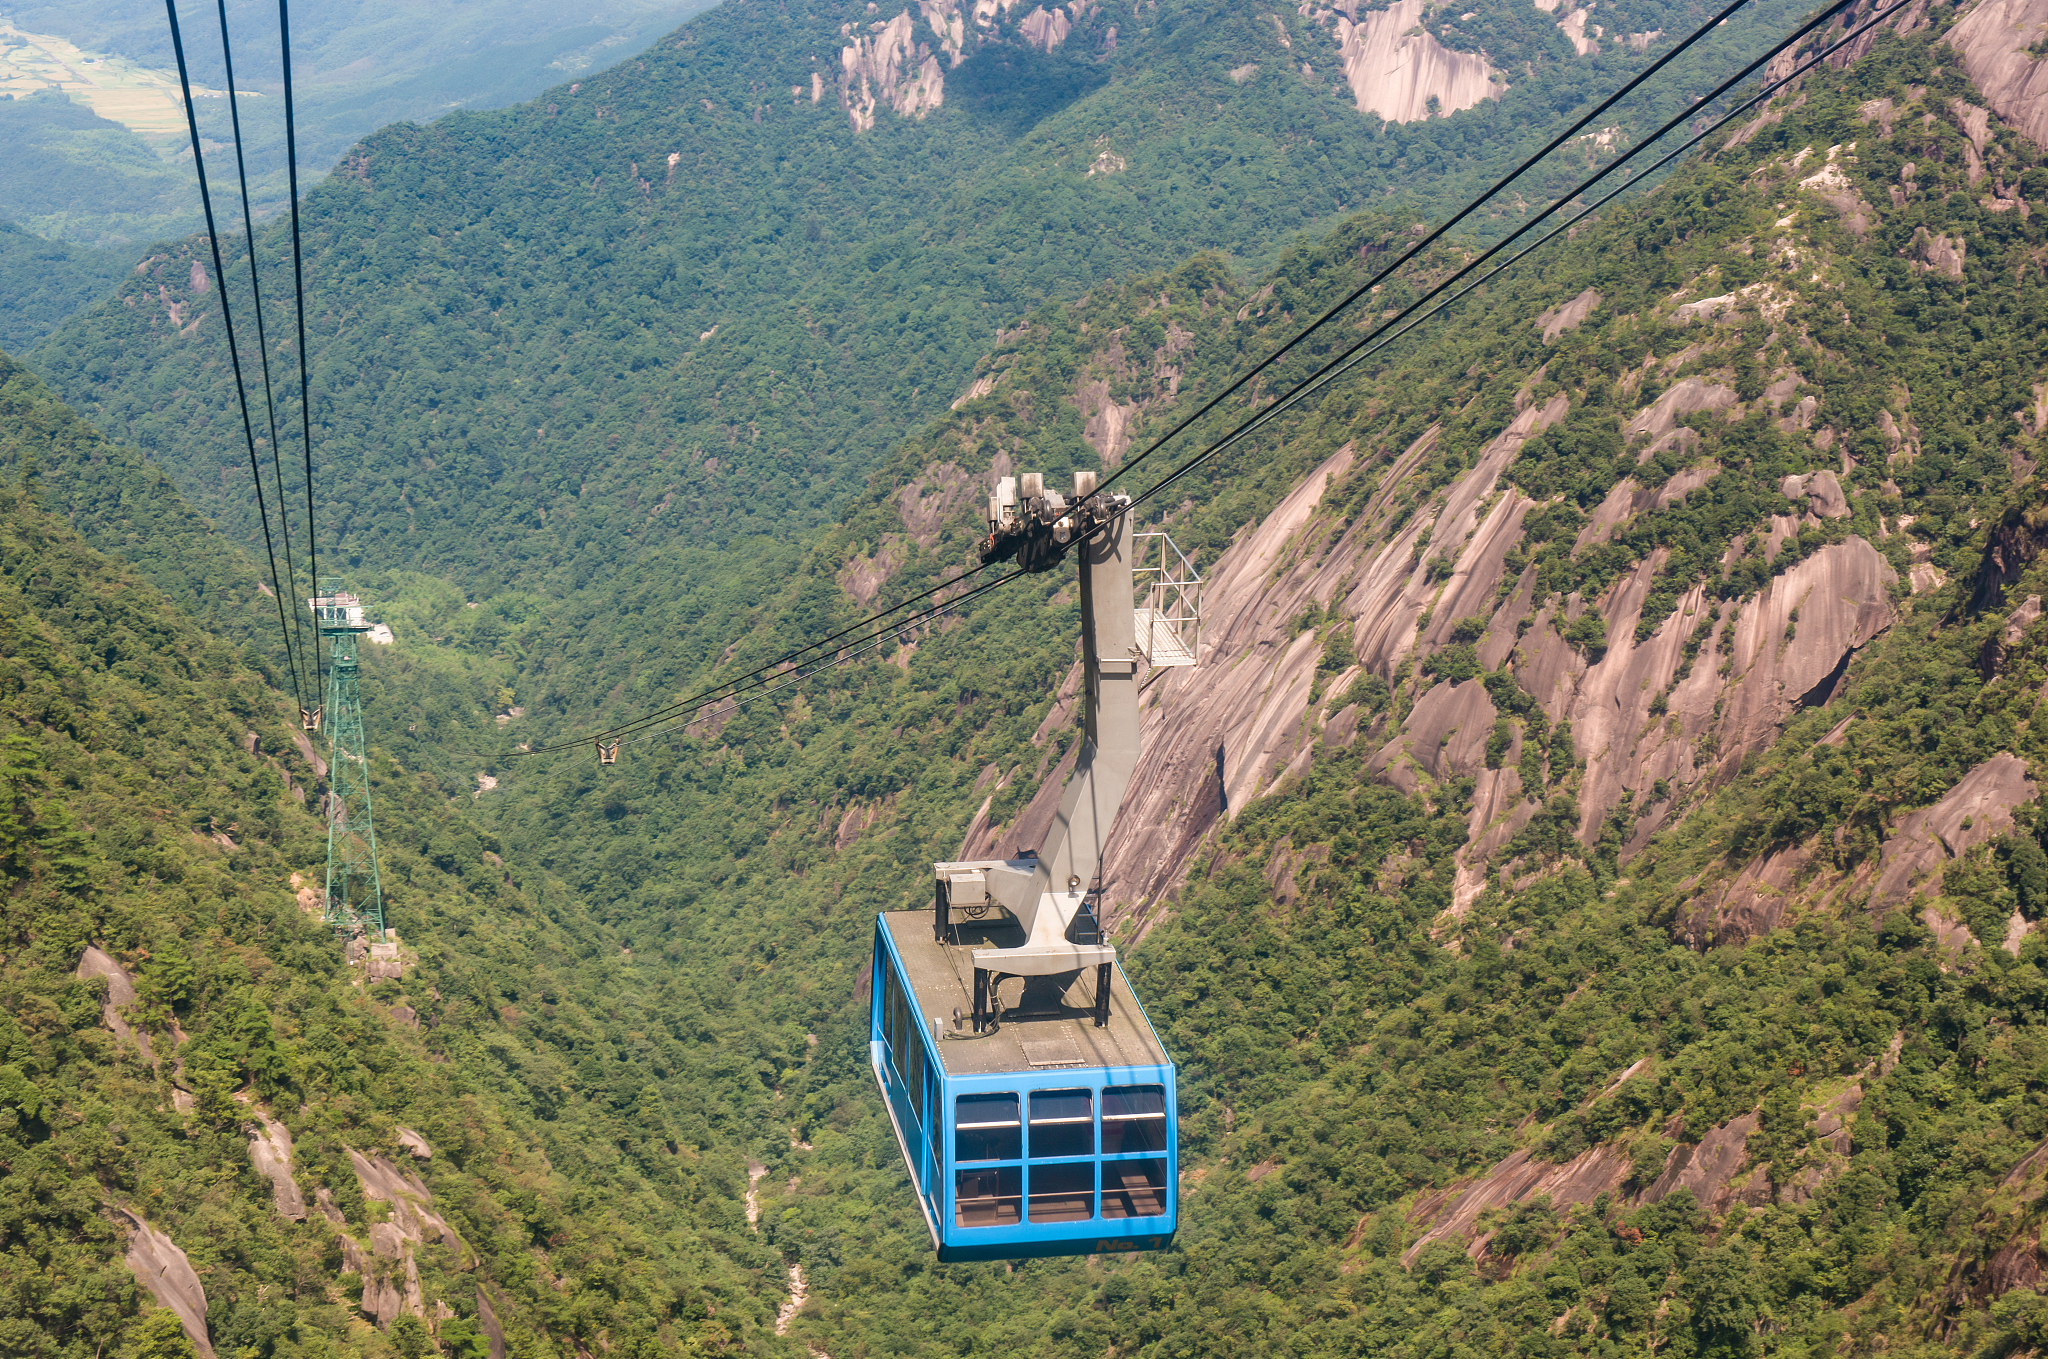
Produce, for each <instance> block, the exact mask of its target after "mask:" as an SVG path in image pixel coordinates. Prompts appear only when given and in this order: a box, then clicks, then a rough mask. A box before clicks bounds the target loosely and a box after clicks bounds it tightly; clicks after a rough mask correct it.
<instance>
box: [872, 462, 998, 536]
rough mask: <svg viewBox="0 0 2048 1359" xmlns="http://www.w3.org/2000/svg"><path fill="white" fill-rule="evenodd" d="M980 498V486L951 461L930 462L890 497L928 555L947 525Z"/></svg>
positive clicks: (907, 526) (901, 517)
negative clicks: (913, 479) (914, 478)
mask: <svg viewBox="0 0 2048 1359" xmlns="http://www.w3.org/2000/svg"><path fill="white" fill-rule="evenodd" d="M981 498H982V490H981V486H980V484H979V483H978V482H976V481H975V479H974V478H973V477H971V476H969V475H967V472H966V470H965V469H964V468H962V467H961V466H960V465H959V464H957V463H951V462H934V463H927V464H926V465H925V468H924V470H923V471H922V472H919V473H918V474H917V479H916V480H915V481H912V482H911V483H910V484H909V485H907V486H904V487H903V488H901V489H900V490H898V491H897V492H896V494H895V495H894V496H892V497H891V499H892V500H893V501H894V502H895V504H896V514H897V516H898V517H899V518H900V519H902V520H903V527H904V529H905V530H906V531H908V532H909V534H910V536H911V539H912V540H913V541H914V542H916V544H917V545H918V546H919V547H921V548H923V549H925V550H926V551H927V552H929V551H930V550H931V549H932V548H933V547H935V546H937V544H938V541H939V535H940V534H941V533H943V532H944V531H945V528H946V525H947V524H949V523H951V522H952V521H953V519H954V518H955V517H956V516H957V515H958V514H959V513H960V511H961V510H963V509H965V508H966V507H967V506H969V505H973V504H975V503H977V502H979V501H980V500H981Z"/></svg>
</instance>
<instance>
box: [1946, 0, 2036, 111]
mask: <svg viewBox="0 0 2048 1359" xmlns="http://www.w3.org/2000/svg"><path fill="white" fill-rule="evenodd" d="M2043 38H2048V0H1979V3H1978V4H1977V5H1976V6H1975V7H1974V8H1972V9H1971V10H1970V12H1969V13H1967V14H1965V15H1964V16H1963V17H1962V18H1961V19H1958V20H1957V21H1956V24H1955V27H1953V28H1951V29H1950V30H1949V31H1948V36H1947V42H1948V44H1949V46H1951V47H1953V48H1955V49H1956V51H1957V52H1959V53H1960V54H1961V55H1962V58H1963V69H1964V70H1966V71H1968V72H1969V73H1970V79H1971V80H1973V81H1975V82H1976V84H1977V88H1978V89H1980V90H1982V91H1983V92H1984V97H1985V98H1986V99H1987V100H1989V101H1990V103H1991V107H1992V108H1993V109H1994V110H1996V111H1997V113H1998V116H1999V117H2000V118H2002V119H2004V120H2005V121H2006V122H2008V123H2010V124H2012V125H2013V126H2014V127H2015V128H2018V129H2019V130H2020V131H2021V132H2022V133H2024V134H2026V136H2027V137H2029V138H2030V139H2032V140H2033V141H2034V142H2036V143H2039V144H2041V145H2048V60H2044V59H2042V58H2040V57H2037V56H2035V55H2034V54H2033V53H2032V52H2031V51H2030V50H2029V49H2030V48H2032V47H2034V45H2035V44H2036V43H2038V42H2040V41H2041V39H2043Z"/></svg>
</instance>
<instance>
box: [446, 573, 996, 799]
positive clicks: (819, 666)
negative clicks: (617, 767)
mask: <svg viewBox="0 0 2048 1359" xmlns="http://www.w3.org/2000/svg"><path fill="white" fill-rule="evenodd" d="M992 565H994V563H992V562H991V563H986V564H984V565H982V566H978V567H976V568H975V569H974V570H972V571H968V572H965V573H963V574H961V575H958V576H953V577H951V578H949V579H947V580H945V581H942V582H940V583H939V584H938V585H935V586H933V587H932V588H931V589H929V590H926V591H924V592H923V593H921V594H917V595H913V596H911V597H910V598H909V599H906V600H904V601H903V602H902V603H900V604H898V605H896V606H894V607H893V608H889V609H884V610H882V611H881V612H880V613H876V614H870V615H869V616H868V617H866V618H864V619H862V620H861V621H860V622H858V623H855V624H854V625H853V626H852V627H849V628H842V629H841V630H840V631H838V632H835V633H833V634H832V635H831V636H829V637H824V638H820V639H819V640H818V641H816V642H813V643H811V644H810V645H809V646H806V647H800V648H798V649H797V650H795V651H791V652H788V653H785V654H784V655H782V656H780V657H777V658H776V659H775V660H773V661H770V662H769V663H768V664H766V665H764V666H761V667H760V668H759V669H756V670H752V671H750V672H748V673H747V674H745V675H742V676H739V677H738V678H737V679H734V680H730V681H727V682H725V683H723V684H718V685H713V686H712V687H710V688H707V689H704V690H701V691H700V692H698V693H696V694H693V695H691V696H690V697H688V698H684V699H678V700H677V701H676V702H674V703H671V704H669V705H667V706H666V707H664V708H660V709H657V710H656V711H654V712H651V713H648V714H645V715H644V716H641V717H637V718H634V719H633V720H632V721H630V722H624V723H621V724H620V725H618V726H615V727H607V728H605V729H604V730H603V731H597V732H592V733H590V734H589V735H586V736H579V737H577V738H575V739H574V740H570V741H557V742H554V743H553V744H551V745H545V746H536V747H534V748H533V749H532V750H521V751H515V752H513V753H512V754H511V755H508V756H503V757H501V756H497V755H484V754H482V753H480V752H478V753H476V754H475V758H479V759H499V758H507V759H511V758H517V757H519V756H526V755H551V754H554V753H556V752H558V751H564V750H576V749H580V748H582V747H583V746H586V745H589V744H590V743H591V742H592V741H603V740H607V739H622V738H625V737H627V736H633V735H634V734H635V733H646V729H647V728H649V727H652V726H657V725H659V724H660V723H663V722H668V721H671V720H672V719H674V718H676V717H678V716H681V715H682V714H684V713H686V712H687V713H689V716H688V717H687V718H686V719H685V720H684V721H683V722H681V723H680V724H677V725H672V726H668V727H665V728H663V729H662V732H657V733H652V735H659V734H663V733H666V732H672V731H675V730H677V726H678V725H679V726H681V727H687V726H689V725H691V724H692V723H694V722H696V721H697V720H699V718H700V717H710V716H716V715H717V713H718V712H719V711H720V710H719V709H717V708H716V707H714V708H713V709H712V711H711V712H710V713H703V712H701V711H692V710H697V709H702V708H703V706H704V705H705V704H707V703H712V704H716V703H727V702H730V703H732V705H733V708H735V709H737V708H739V707H741V706H744V704H745V703H751V702H753V701H754V699H756V698H760V697H764V696H765V694H766V693H775V692H778V691H780V690H782V689H785V688H788V687H789V685H790V684H794V683H800V682H802V681H803V680H805V679H808V678H810V677H811V676H812V675H815V674H818V673H820V672H821V671H825V670H829V669H834V668H836V667H838V666H841V665H845V664H848V663H849V662H851V661H853V660H856V659H858V658H859V657H861V656H864V655H866V654H868V653H869V652H870V651H873V650H874V649H875V648H876V647H878V646H880V645H881V644H882V643H884V642H886V641H887V640H889V639H890V638H891V637H895V636H897V635H898V634H899V633H900V632H901V631H902V630H903V629H905V628H911V627H916V626H918V625H920V624H922V623H927V622H931V621H933V620H936V619H938V618H939V617H941V616H943V615H944V614H947V613H950V612H951V611H953V610H954V609H957V608H959V607H960V606H961V605H963V604H966V603H968V602H969V601H970V600H974V599H979V598H980V597H981V596H983V595H985V594H988V593H990V592H991V591H993V590H996V589H997V588H999V587H1001V586H1004V585H1007V584H1009V583H1010V582H1011V581H1013V580H1015V579H1017V577H1018V576H1020V575H1023V574H1025V573H1024V572H1021V571H1013V572H1011V573H1010V574H1009V575H1006V576H998V577H996V578H995V579H994V580H989V581H984V582H982V583H981V584H980V585H977V586H975V587H974V588H973V589H972V590H969V591H967V592H966V593H964V594H962V595H959V596H957V597H955V598H953V599H947V600H941V601H940V602H939V603H937V604H934V605H932V606H931V607H930V608H927V609H920V610H919V611H918V612H916V613H913V614H909V615H907V616H905V617H902V618H895V617H894V615H896V614H898V613H901V612H902V611H903V610H904V609H906V608H908V607H909V606H910V605H912V604H916V603H919V602H920V601H923V600H926V599H930V598H931V597H932V596H934V595H936V594H939V593H940V592H941V591H943V590H945V589H946V588H947V587H949V586H952V585H957V584H959V583H960V582H962V581H964V580H968V579H970V578H971V577H973V576H976V575H979V574H980V573H981V572H983V571H986V570H987V569H988V568H989V566H992ZM885 618H887V619H893V621H891V622H889V623H888V624H887V625H885V626H883V627H880V628H877V629H876V630H875V632H873V633H872V634H870V635H868V636H866V637H860V638H854V639H853V640H852V641H847V642H845V645H844V646H842V647H839V648H838V649H837V650H836V651H835V653H834V655H833V658H832V659H831V660H828V661H821V662H818V663H816V664H811V665H810V668H809V669H805V665H806V664H808V663H807V662H804V661H802V660H801V659H800V658H802V657H804V656H806V655H810V654H812V653H815V652H817V651H819V650H820V649H822V648H824V647H827V646H830V645H831V644H832V643H834V642H840V641H842V640H844V639H846V638H849V637H851V636H852V634H854V633H856V632H859V631H861V630H862V629H863V628H866V627H869V626H871V625H873V624H875V623H877V622H879V621H880V620H882V619H885ZM787 665H794V666H795V667H796V671H797V673H796V675H795V676H794V677H791V676H790V673H789V672H788V671H787V670H784V669H783V667H784V666H787ZM777 681H782V682H781V683H777ZM756 691H763V692H756ZM646 739H650V735H649V734H643V735H639V736H637V737H635V739H633V740H625V741H624V744H626V745H636V744H638V743H639V741H640V740H646Z"/></svg>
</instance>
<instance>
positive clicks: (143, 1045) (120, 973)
mask: <svg viewBox="0 0 2048 1359" xmlns="http://www.w3.org/2000/svg"><path fill="white" fill-rule="evenodd" d="M77 976H78V979H79V980H80V981H90V980H91V979H92V978H94V977H105V978H106V979H107V998H106V999H105V1000H104V1001H102V1002H100V1022H101V1023H103V1024H105V1025H106V1026H107V1027H108V1028H110V1029H112V1030H113V1031H114V1037H116V1038H118V1039H120V1040H121V1041H122V1042H124V1043H132V1044H134V1046H135V1050H136V1051H137V1052H140V1053H141V1054H142V1060H143V1061H145V1062H148V1063H149V1064H150V1065H152V1066H154V1065H155V1064H156V1052H155V1050H154V1049H152V1048H151V1047H150V1043H149V1035H148V1034H146V1033H143V1032H142V1031H141V1030H139V1029H137V1028H135V1027H134V1026H133V1025H132V1024H130V1023H129V1022H128V1021H127V1020H125V1019H123V1018H122V1017H121V1011H122V1010H124V1009H125V1008H127V1007H128V1006H130V1005H133V1004H134V1003H135V979H134V978H133V977H131V976H129V975H128V969H127V968H125V967H123V966H121V964H119V963H117V962H115V961H114V959H113V958H112V957H111V956H110V955H108V954H107V953H106V952H105V951H104V950H102V949H99V948H96V947H94V946H93V945H90V944H88V945H86V949H85V953H84V954H83V955H82V956H81V957H80V958H79V960H78V971H77Z"/></svg>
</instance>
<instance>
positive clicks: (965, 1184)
mask: <svg viewBox="0 0 2048 1359" xmlns="http://www.w3.org/2000/svg"><path fill="white" fill-rule="evenodd" d="M1023 1207H1024V1168H1023V1167H1022V1166H989V1167H987V1168H986V1169H982V1170H962V1171H957V1172H955V1174H954V1177H953V1220H954V1222H956V1223H958V1224H959V1225H960V1226H962V1227H1014V1226H1016V1225H1017V1223H1018V1222H1019V1221H1020V1220H1021V1219H1022V1217H1023Z"/></svg>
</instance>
